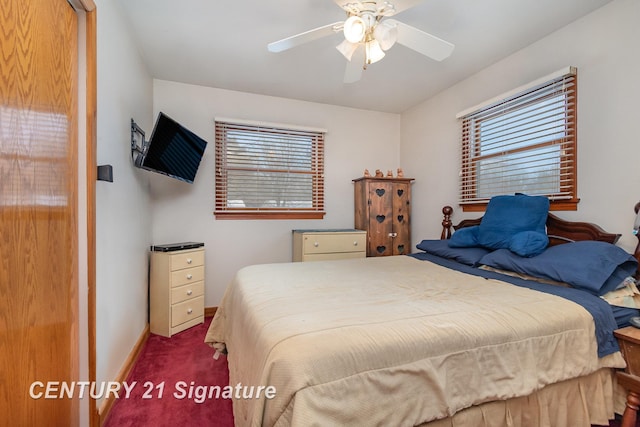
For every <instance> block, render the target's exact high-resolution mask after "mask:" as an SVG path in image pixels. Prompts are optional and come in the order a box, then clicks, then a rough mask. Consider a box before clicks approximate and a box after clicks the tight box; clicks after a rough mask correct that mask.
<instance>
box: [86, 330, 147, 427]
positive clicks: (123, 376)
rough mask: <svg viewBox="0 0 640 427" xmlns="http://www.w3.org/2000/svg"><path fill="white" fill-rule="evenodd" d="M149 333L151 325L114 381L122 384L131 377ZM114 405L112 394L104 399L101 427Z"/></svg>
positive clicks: (99, 413)
mask: <svg viewBox="0 0 640 427" xmlns="http://www.w3.org/2000/svg"><path fill="white" fill-rule="evenodd" d="M149 333H150V331H149V324H148V323H147V326H145V328H144V330H143V331H142V334H141V335H140V337H139V338H138V341H136V343H135V345H134V346H133V349H131V353H129V356H127V359H126V360H125V361H124V364H123V365H122V368H121V369H120V372H118V375H117V376H116V379H115V380H114V381H117V382H119V383H121V384H122V383H123V382H124V381H126V380H127V377H128V376H129V372H131V369H132V368H133V366H134V365H135V364H136V361H137V360H138V356H140V351H141V350H142V347H143V346H144V344H145V343H146V342H147V339H149ZM114 403H115V398H114V397H113V396H112V394H111V393H110V394H109V396H107V398H105V399H104V401H103V402H102V405H100V408H99V409H98V417H99V418H100V426H102V425H103V424H104V422H105V420H106V419H107V416H108V415H109V411H110V410H111V407H112V406H113V404H114Z"/></svg>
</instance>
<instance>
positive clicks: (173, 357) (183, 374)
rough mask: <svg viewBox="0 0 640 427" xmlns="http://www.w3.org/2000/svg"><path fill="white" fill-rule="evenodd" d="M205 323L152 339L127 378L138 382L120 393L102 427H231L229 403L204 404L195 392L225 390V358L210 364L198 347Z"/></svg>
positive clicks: (202, 348)
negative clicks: (127, 392) (206, 388)
mask: <svg viewBox="0 0 640 427" xmlns="http://www.w3.org/2000/svg"><path fill="white" fill-rule="evenodd" d="M210 322H211V318H208V319H205V322H204V324H202V325H198V326H195V327H193V328H191V329H188V330H186V331H183V332H180V333H179V334H176V335H174V336H173V337H171V338H165V337H161V336H158V335H154V334H151V336H150V337H149V339H148V341H147V343H146V344H145V346H144V348H143V349H142V351H141V354H140V357H139V359H138V361H137V362H136V364H135V366H134V367H133V369H132V370H131V373H130V374H129V377H128V378H127V382H128V383H129V384H131V383H132V382H133V381H137V383H136V385H135V386H134V387H133V388H132V391H131V395H130V396H129V398H126V397H124V396H123V395H124V391H121V393H120V398H119V399H118V400H117V401H116V403H115V404H114V405H113V407H112V408H111V411H110V412H109V415H108V418H107V420H106V422H105V424H104V426H105V427H122V426H153V427H161V426H171V427H175V426H187V425H192V426H216V427H217V426H220V427H227V426H228V427H231V426H233V414H232V409H231V400H229V399H224V398H222V397H220V398H217V399H216V398H215V397H213V398H211V399H208V398H203V397H202V394H201V393H198V392H197V389H196V387H198V386H213V385H219V386H224V385H227V384H229V370H228V368H227V358H226V357H225V356H221V357H220V358H219V359H218V360H214V359H213V357H212V356H213V349H212V348H211V347H209V346H208V345H206V344H204V342H203V340H204V336H205V334H206V332H207V328H208V327H209V323H210ZM200 390H204V387H200ZM190 391H191V397H190V395H189V392H190ZM145 393H146V396H147V398H142V397H143V395H145ZM198 396H200V397H198ZM198 401H202V403H197V402H198Z"/></svg>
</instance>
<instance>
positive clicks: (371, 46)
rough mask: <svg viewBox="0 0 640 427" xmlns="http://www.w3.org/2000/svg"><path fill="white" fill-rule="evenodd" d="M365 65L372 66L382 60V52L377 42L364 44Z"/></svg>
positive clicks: (372, 41)
mask: <svg viewBox="0 0 640 427" xmlns="http://www.w3.org/2000/svg"><path fill="white" fill-rule="evenodd" d="M365 55H366V59H365V61H366V63H367V64H373V63H374V62H378V61H380V60H381V59H382V58H384V51H383V50H382V48H381V47H380V43H378V41H377V40H370V41H368V42H367V43H366V44H365Z"/></svg>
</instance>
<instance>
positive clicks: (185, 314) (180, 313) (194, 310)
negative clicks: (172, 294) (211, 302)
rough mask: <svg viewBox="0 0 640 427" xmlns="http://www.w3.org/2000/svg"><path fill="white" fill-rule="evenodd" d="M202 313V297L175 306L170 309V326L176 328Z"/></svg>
mask: <svg viewBox="0 0 640 427" xmlns="http://www.w3.org/2000/svg"><path fill="white" fill-rule="evenodd" d="M203 313H204V297H197V298H194V299H190V300H187V301H185V302H181V303H180V304H175V305H174V306H172V307H171V326H178V325H179V324H181V323H184V322H188V321H189V320H192V319H196V318H198V317H200V316H202V315H203Z"/></svg>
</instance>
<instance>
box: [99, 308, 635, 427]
mask: <svg viewBox="0 0 640 427" xmlns="http://www.w3.org/2000/svg"><path fill="white" fill-rule="evenodd" d="M210 322H211V318H208V319H205V322H204V324H202V325H198V326H195V327H193V328H191V329H188V330H186V331H183V332H180V333H179V334H177V335H174V336H173V337H171V338H164V337H161V336H158V335H153V334H152V335H151V336H150V337H149V340H148V341H147V343H146V344H145V346H144V348H143V349H142V351H141V353H140V357H139V359H138V361H137V362H136V365H135V366H134V367H133V369H132V370H131V373H130V374H129V377H128V378H127V383H129V384H132V383H133V382H134V381H136V384H135V386H133V388H132V389H131V390H132V391H131V395H130V396H129V397H128V398H126V397H125V396H124V391H121V394H120V398H119V399H118V400H117V401H116V403H115V404H114V405H113V407H112V408H111V411H110V413H109V416H108V418H107V420H106V422H105V424H104V427H125V426H137V427H138V426H139V427H145V426H153V427H163V426H171V427H175V426H187V425H188V426H201V427H204V426H213V427H232V426H233V413H232V408H231V400H229V399H224V398H215V397H213V398H204V397H202V395H201V394H200V397H198V396H199V393H198V392H197V387H200V390H203V389H204V387H202V386H215V385H217V386H221V387H223V386H225V385H228V384H229V370H228V368H227V358H226V357H225V356H220V358H219V359H218V360H214V359H213V357H212V356H213V349H212V348H211V347H209V346H208V345H206V344H204V342H203V340H204V336H205V334H206V332H207V328H208V327H209V323H210ZM190 390H191V392H192V393H191V395H190V394H189V392H190ZM145 394H146V397H147V398H143V395H145ZM198 401H201V402H202V403H198ZM619 425H620V422H619V421H617V420H614V421H611V423H610V424H609V426H610V427H618V426H619ZM638 427H640V422H639V423H638Z"/></svg>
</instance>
